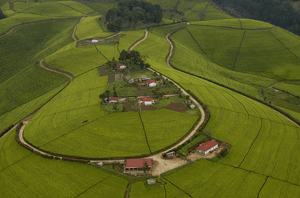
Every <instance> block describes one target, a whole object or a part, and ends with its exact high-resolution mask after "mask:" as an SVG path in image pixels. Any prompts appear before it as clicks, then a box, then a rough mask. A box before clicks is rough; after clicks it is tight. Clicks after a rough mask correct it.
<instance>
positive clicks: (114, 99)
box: [108, 97, 118, 103]
mask: <svg viewBox="0 0 300 198" xmlns="http://www.w3.org/2000/svg"><path fill="white" fill-rule="evenodd" d="M108 102H109V103H117V102H118V98H117V97H109V98H108Z"/></svg>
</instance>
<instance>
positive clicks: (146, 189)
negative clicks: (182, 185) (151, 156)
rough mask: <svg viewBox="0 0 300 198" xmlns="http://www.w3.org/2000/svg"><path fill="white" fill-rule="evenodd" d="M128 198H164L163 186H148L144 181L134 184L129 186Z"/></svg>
mask: <svg viewBox="0 0 300 198" xmlns="http://www.w3.org/2000/svg"><path fill="white" fill-rule="evenodd" d="M130 197H132V198H139V197H145V198H164V197H165V189H164V186H163V185H160V184H158V183H156V184H154V185H151V186H149V185H148V184H146V182H144V181H140V182H136V183H133V184H132V185H131V188H130Z"/></svg>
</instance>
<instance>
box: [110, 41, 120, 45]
mask: <svg viewBox="0 0 300 198" xmlns="http://www.w3.org/2000/svg"><path fill="white" fill-rule="evenodd" d="M109 44H113V45H116V44H118V41H109Z"/></svg>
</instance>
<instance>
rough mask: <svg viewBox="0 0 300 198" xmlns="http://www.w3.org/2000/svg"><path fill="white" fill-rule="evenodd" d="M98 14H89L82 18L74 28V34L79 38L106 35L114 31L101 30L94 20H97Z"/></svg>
mask: <svg viewBox="0 0 300 198" xmlns="http://www.w3.org/2000/svg"><path fill="white" fill-rule="evenodd" d="M99 18H100V16H91V17H86V18H84V19H83V20H82V21H81V23H80V24H79V25H78V27H77V30H76V36H77V38H78V39H79V40H83V39H87V38H93V37H107V36H110V35H112V34H114V33H112V32H103V30H102V29H101V27H100V26H99V24H98V23H97V21H96V20H99Z"/></svg>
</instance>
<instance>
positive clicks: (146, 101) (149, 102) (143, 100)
mask: <svg viewBox="0 0 300 198" xmlns="http://www.w3.org/2000/svg"><path fill="white" fill-rule="evenodd" d="M139 103H140V104H142V103H144V104H145V105H152V104H154V99H153V98H148V97H143V98H139Z"/></svg>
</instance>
